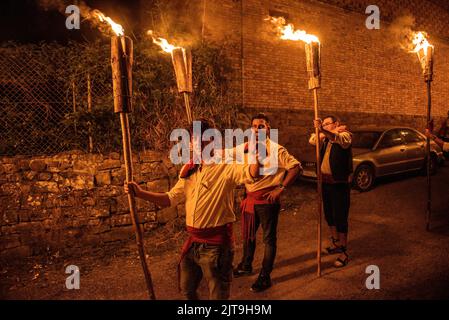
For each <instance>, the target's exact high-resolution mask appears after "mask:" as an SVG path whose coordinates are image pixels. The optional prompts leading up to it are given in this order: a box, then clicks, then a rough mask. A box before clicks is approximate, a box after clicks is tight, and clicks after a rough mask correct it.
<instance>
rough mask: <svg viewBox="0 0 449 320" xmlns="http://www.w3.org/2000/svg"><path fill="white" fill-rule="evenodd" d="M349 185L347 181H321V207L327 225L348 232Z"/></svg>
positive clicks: (341, 231)
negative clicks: (331, 182)
mask: <svg viewBox="0 0 449 320" xmlns="http://www.w3.org/2000/svg"><path fill="white" fill-rule="evenodd" d="M350 194H351V187H350V185H349V184H348V183H335V184H329V183H323V209H324V216H325V218H326V221H327V224H328V225H329V227H336V229H337V232H339V233H348V217H349V206H350V202H351V201H350Z"/></svg>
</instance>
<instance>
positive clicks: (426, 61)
mask: <svg viewBox="0 0 449 320" xmlns="http://www.w3.org/2000/svg"><path fill="white" fill-rule="evenodd" d="M417 54H418V60H419V62H420V63H421V67H422V70H423V75H424V81H425V82H426V85H427V112H426V114H427V117H426V121H427V129H429V130H432V129H431V121H432V119H431V109H432V91H431V87H432V80H433V54H434V47H433V46H431V45H429V46H427V47H426V48H421V50H419V51H418V52H417ZM430 151H431V150H430V138H429V137H427V140H426V159H427V163H426V167H427V206H426V230H427V231H430V221H431V216H432V180H431V169H432V157H431V156H432V155H431V152H430Z"/></svg>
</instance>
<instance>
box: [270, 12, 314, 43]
mask: <svg viewBox="0 0 449 320" xmlns="http://www.w3.org/2000/svg"><path fill="white" fill-rule="evenodd" d="M265 20H268V21H270V22H271V23H272V24H273V25H275V26H276V27H277V30H278V32H279V34H280V37H281V39H282V40H293V41H303V42H305V43H312V42H318V43H319V42H320V40H319V39H318V37H316V36H314V35H312V34H308V33H307V32H306V31H304V30H295V27H294V26H293V24H291V23H289V24H287V25H286V21H285V19H284V18H283V17H279V18H275V17H268V18H266V19H265Z"/></svg>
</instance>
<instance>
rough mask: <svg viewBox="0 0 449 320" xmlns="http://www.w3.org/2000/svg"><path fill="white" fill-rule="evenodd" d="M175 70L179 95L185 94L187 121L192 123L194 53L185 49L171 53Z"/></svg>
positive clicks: (177, 49)
mask: <svg viewBox="0 0 449 320" xmlns="http://www.w3.org/2000/svg"><path fill="white" fill-rule="evenodd" d="M171 57H172V62H173V68H174V69H175V76H176V84H177V86H178V91H179V93H182V94H183V97H184V106H185V108H186V114H187V121H188V122H189V125H190V124H191V123H192V120H193V115H192V108H191V106H190V93H192V92H193V88H192V53H191V52H190V50H188V49H185V48H176V49H174V50H173V51H172V53H171Z"/></svg>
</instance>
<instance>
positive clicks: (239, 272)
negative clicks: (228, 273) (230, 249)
mask: <svg viewBox="0 0 449 320" xmlns="http://www.w3.org/2000/svg"><path fill="white" fill-rule="evenodd" d="M232 273H233V274H234V278H239V277H244V276H249V275H251V274H252V273H253V268H251V267H249V268H248V267H246V268H245V267H243V265H242V264H241V263H240V264H239V265H238V266H237V268H235V269H234V270H233V272H232Z"/></svg>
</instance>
